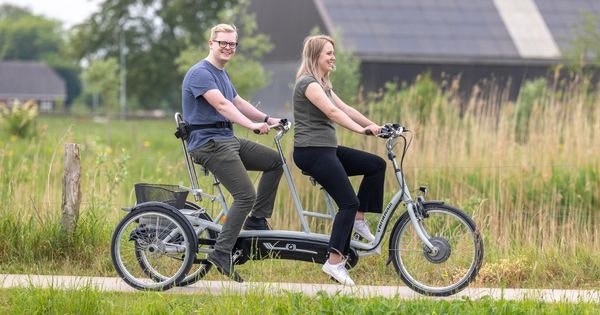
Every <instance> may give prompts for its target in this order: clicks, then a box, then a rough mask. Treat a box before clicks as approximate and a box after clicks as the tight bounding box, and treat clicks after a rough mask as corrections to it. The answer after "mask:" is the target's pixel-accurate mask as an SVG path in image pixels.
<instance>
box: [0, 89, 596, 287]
mask: <svg viewBox="0 0 600 315" xmlns="http://www.w3.org/2000/svg"><path fill="white" fill-rule="evenodd" d="M423 88H425V89H426V88H427V85H426V84H422V85H421V86H419V85H417V86H415V87H411V88H408V89H400V90H390V91H388V92H387V93H386V94H385V96H384V97H382V98H379V99H377V100H373V101H368V102H364V103H363V105H361V106H360V108H359V109H360V110H361V111H363V112H368V115H369V117H370V118H372V120H374V121H378V122H381V123H384V122H400V123H402V124H403V125H406V126H407V127H408V128H409V129H411V130H412V134H413V141H412V145H411V147H410V149H409V153H408V155H407V157H406V160H405V161H404V169H405V171H406V175H407V180H408V182H409V187H410V189H411V191H416V188H417V187H418V186H419V185H427V186H428V188H429V191H430V192H429V194H428V199H439V200H444V201H446V202H448V203H450V204H452V205H455V206H458V207H460V208H462V209H464V210H465V211H467V212H468V213H470V214H471V215H472V216H473V218H474V219H475V221H476V222H477V224H478V226H479V227H480V229H481V232H482V235H483V237H484V242H485V250H486V253H485V258H484V265H483V267H482V270H481V271H480V274H479V276H478V278H477V280H476V282H475V283H473V284H472V286H484V287H529V288H540V287H545V288H598V287H599V286H600V280H599V279H600V229H598V224H599V222H600V211H598V208H599V206H600V159H599V156H600V106H599V101H598V97H597V95H595V94H593V93H592V94H590V93H582V92H581V91H579V90H567V91H562V90H561V91H558V90H551V91H546V90H543V93H538V92H536V91H538V90H539V88H537V87H536V86H535V85H534V86H533V87H532V88H531V89H532V91H533V92H531V93H530V94H531V95H532V96H531V97H530V99H527V98H526V97H522V98H521V99H520V101H519V102H517V103H511V102H505V103H503V104H502V105H501V106H492V105H490V104H491V101H489V100H486V99H482V98H474V99H472V100H471V101H470V102H468V103H466V104H461V105H457V104H456V103H453V101H452V98H449V97H447V95H446V94H444V93H442V92H439V93H438V92H435V93H433V92H427V91H425V92H423V91H422V89H423ZM536 88H537V89H538V90H536ZM420 89H421V90H420ZM524 95H525V96H527V94H526V93H525V94H524ZM35 127H36V130H37V136H34V137H31V138H20V137H16V136H10V135H8V134H6V135H5V134H4V133H3V136H2V137H1V138H0V167H1V168H0V185H1V186H0V201H1V204H2V206H1V207H0V237H2V239H3V240H4V241H3V242H1V243H0V269H1V270H2V271H3V273H40V274H75V275H77V274H79V275H94V276H103V275H105V276H114V275H115V272H114V269H113V267H112V264H111V262H110V254H109V243H110V236H111V233H112V230H113V229H114V227H115V225H116V223H117V222H118V220H119V219H120V218H122V216H123V215H124V212H123V211H121V210H120V209H121V207H126V206H131V205H133V204H134V203H135V197H134V192H133V184H134V183H136V182H149V183H169V184H181V185H184V186H189V180H188V177H187V172H186V168H185V164H184V160H183V155H182V153H181V147H180V143H179V140H177V139H176V138H175V137H174V136H173V132H174V127H175V125H174V122H173V121H172V120H171V119H170V118H169V119H165V120H152V121H149V120H148V121H142V120H133V121H119V120H110V121H106V120H98V119H96V120H94V119H90V118H77V117H44V116H42V117H40V118H38V119H37V120H36V126H35ZM2 132H4V130H3V131H2ZM236 134H237V135H238V136H240V137H246V138H249V139H253V140H257V141H260V142H262V143H265V144H267V145H271V146H272V134H271V135H268V136H256V135H254V134H252V133H251V132H248V131H247V130H242V129H237V130H236ZM339 135H340V142H341V143H342V144H344V145H347V146H352V147H356V148H361V149H365V150H369V151H372V152H377V153H379V154H383V153H384V147H383V141H381V140H380V139H377V138H374V137H365V136H360V135H357V134H352V133H349V132H345V131H341V130H340V133H339ZM291 140H292V136H291V133H290V134H289V135H288V136H287V137H286V138H285V143H284V147H285V149H286V151H287V153H286V155H287V156H288V157H289V161H290V165H291V166H292V167H293V177H294V181H295V183H296V186H297V189H298V192H299V194H300V196H301V197H302V202H303V204H304V206H305V208H309V209H311V208H315V207H320V206H321V205H320V196H319V193H318V190H316V189H315V188H314V187H313V186H311V185H310V184H309V181H308V180H307V178H306V177H304V176H303V175H301V174H300V173H299V171H298V169H297V168H296V167H295V166H294V165H293V162H291V149H292V147H291V143H292V142H291ZM71 142H72V143H77V144H79V145H80V148H81V161H82V182H81V187H82V206H81V216H80V218H79V221H78V226H77V229H76V231H75V234H74V235H73V236H72V237H67V236H65V234H64V233H62V231H61V226H60V220H61V205H62V195H61V194H62V191H61V185H62V176H63V163H64V157H63V155H64V145H65V143H71ZM252 176H253V178H255V179H258V176H259V174H252ZM355 181H356V179H355ZM395 185H396V184H395V180H394V178H393V176H392V173H391V171H390V172H388V175H387V178H386V201H387V200H388V199H389V198H390V197H391V195H392V194H393V193H394V192H395V190H396V186H395ZM201 186H202V187H203V188H204V189H205V190H207V191H209V192H210V190H211V188H210V187H211V186H210V178H208V177H204V176H202V177H201ZM276 209H277V210H276V213H275V214H274V216H273V218H272V226H274V227H275V228H278V229H294V230H299V228H300V226H299V222H298V220H297V218H296V216H295V214H294V213H293V212H292V211H293V209H292V202H291V200H290V197H289V190H288V187H287V185H286V184H285V181H284V180H282V183H281V185H280V189H279V192H278V197H277V200H276ZM369 219H370V222H371V223H372V224H375V222H377V219H378V217H377V216H375V215H373V216H371V217H369ZM313 224H314V226H315V229H317V230H320V231H323V232H326V231H328V226H327V224H318V223H313ZM383 247H384V248H386V247H387V241H386V242H385V243H384V245H383ZM386 259H387V253H385V252H384V254H383V255H382V256H378V257H367V258H365V259H363V260H361V261H360V262H359V264H358V266H357V267H356V269H353V271H352V276H353V278H354V280H355V281H356V282H357V283H359V284H373V285H375V284H388V285H390V284H401V282H400V280H399V279H398V277H397V276H396V274H395V272H394V271H393V268H392V267H391V266H386V265H385V261H386ZM239 271H240V272H241V273H242V274H243V275H245V276H246V277H247V278H248V279H249V280H250V281H281V282H325V281H328V279H326V277H325V276H324V275H322V274H321V272H320V268H319V267H318V266H317V265H313V264H309V263H298V262H288V261H260V262H252V263H249V264H246V265H243V266H240V268H239ZM208 278H209V279H214V278H219V279H220V275H218V274H216V273H210V274H209V275H208Z"/></svg>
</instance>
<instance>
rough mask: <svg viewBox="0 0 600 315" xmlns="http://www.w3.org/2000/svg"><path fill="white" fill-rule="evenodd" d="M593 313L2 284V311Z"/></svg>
mask: <svg viewBox="0 0 600 315" xmlns="http://www.w3.org/2000/svg"><path fill="white" fill-rule="evenodd" d="M215 310H218V313H219V314H240V313H243V314H478V315H479V314H511V315H512V314H531V313H535V314H595V313H598V312H599V311H600V305H599V304H594V303H587V302H578V303H567V302H558V303H546V302H541V301H536V300H523V301H510V300H498V301H495V300H492V299H489V298H481V299H477V300H469V299H465V300H457V301H449V300H436V299H426V298H422V299H414V300H403V299H397V298H380V297H370V298H357V297H349V296H343V295H327V294H322V293H318V294H317V295H316V296H315V297H311V296H307V295H302V294H297V293H283V294H281V295H272V294H264V293H263V292H259V291H258V292H251V293H247V294H242V295H239V294H227V293H225V294H221V295H218V296H214V295H211V294H194V295H177V294H171V293H167V294H165V293H156V292H136V293H135V294H134V293H117V292H100V291H96V290H94V289H93V288H90V287H83V288H80V289H77V290H62V289H57V288H49V289H39V288H17V289H2V290H0V313H4V314H61V315H62V314H125V313H126V314H204V313H206V312H211V313H212V312H214V311H215Z"/></svg>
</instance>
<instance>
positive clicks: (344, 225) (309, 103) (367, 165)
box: [294, 35, 386, 286]
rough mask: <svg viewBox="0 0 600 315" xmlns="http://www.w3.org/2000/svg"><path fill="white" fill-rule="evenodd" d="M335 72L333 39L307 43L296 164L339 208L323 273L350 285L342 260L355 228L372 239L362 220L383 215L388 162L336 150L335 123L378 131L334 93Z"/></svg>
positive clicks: (298, 96)
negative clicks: (357, 179) (355, 184)
mask: <svg viewBox="0 0 600 315" xmlns="http://www.w3.org/2000/svg"><path fill="white" fill-rule="evenodd" d="M334 69H335V54H334V42H333V39H332V38H331V37H329V36H326V35H316V36H310V37H308V38H306V39H305V40H304V48H303V52H302V62H301V64H300V68H299V69H298V73H297V75H296V85H295V87H294V161H295V163H296V165H297V166H298V167H299V168H300V169H301V170H303V171H305V172H307V173H309V174H310V175H311V176H312V177H313V178H314V179H315V180H316V181H317V182H318V183H319V184H320V185H321V186H322V187H323V188H324V189H325V190H326V191H327V192H328V193H329V194H330V195H331V197H332V198H333V199H334V200H335V202H336V204H337V206H338V207H339V211H338V213H337V214H336V216H335V218H334V220H333V226H332V231H331V238H330V240H329V258H328V260H327V262H326V263H325V264H324V265H323V268H322V269H323V271H324V272H325V273H326V274H328V275H330V276H331V277H333V279H335V280H336V281H338V282H339V283H341V284H344V285H349V286H353V285H354V281H353V280H352V279H351V278H350V276H349V275H348V271H347V270H346V267H345V260H344V256H345V255H347V254H348V251H349V247H350V238H351V235H352V229H353V228H354V230H355V231H356V232H357V233H358V234H359V235H361V236H362V237H363V238H365V239H366V240H368V241H370V242H371V241H373V240H374V238H375V237H374V236H373V234H371V232H370V231H369V226H368V225H367V223H366V221H365V219H364V218H365V212H381V208H382V204H383V183H384V177H385V168H386V163H385V161H384V160H383V159H382V158H380V157H379V156H376V155H373V154H370V153H367V152H363V151H360V150H356V149H352V148H347V147H343V146H338V144H337V138H336V134H335V126H334V124H333V123H336V124H338V125H340V126H342V127H344V128H346V129H349V130H351V131H354V132H356V133H359V134H362V135H365V134H368V133H370V134H373V135H375V134H377V133H379V131H380V130H381V127H380V126H378V125H377V124H375V123H373V122H372V121H370V120H369V119H368V118H367V117H365V116H364V115H362V114H361V113H359V112H358V111H357V110H355V109H354V108H352V107H350V106H348V105H347V104H346V103H344V101H342V100H341V99H340V98H339V97H338V96H337V95H336V94H335V92H334V91H333V90H332V86H331V81H330V80H329V74H330V73H331V71H333V70H334ZM355 175H364V178H363V180H362V182H361V184H360V187H359V189H358V194H356V193H355V192H354V189H353V188H352V185H351V183H350V180H349V179H348V176H355Z"/></svg>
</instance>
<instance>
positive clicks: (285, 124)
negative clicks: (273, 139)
mask: <svg viewBox="0 0 600 315" xmlns="http://www.w3.org/2000/svg"><path fill="white" fill-rule="evenodd" d="M291 126H292V123H291V122H290V121H289V120H288V119H287V118H282V119H281V120H279V123H277V124H274V125H270V126H269V129H279V130H282V131H284V132H287V131H288V130H290V128H291ZM253 131H254V133H255V134H259V133H260V130H258V129H254V130H253Z"/></svg>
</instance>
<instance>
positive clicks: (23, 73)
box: [0, 61, 67, 101]
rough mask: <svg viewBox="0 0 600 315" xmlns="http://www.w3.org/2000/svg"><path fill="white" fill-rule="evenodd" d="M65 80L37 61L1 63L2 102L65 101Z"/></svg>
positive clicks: (0, 93)
mask: <svg viewBox="0 0 600 315" xmlns="http://www.w3.org/2000/svg"><path fill="white" fill-rule="evenodd" d="M66 94H67V93H66V86H65V82H64V80H63V79H62V78H61V77H60V76H58V74H56V72H54V70H52V69H51V68H50V67H48V66H47V65H46V64H44V63H42V62H37V61H3V62H0V100H2V99H3V100H7V99H36V100H50V101H53V100H57V99H61V100H64V99H65V97H66Z"/></svg>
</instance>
